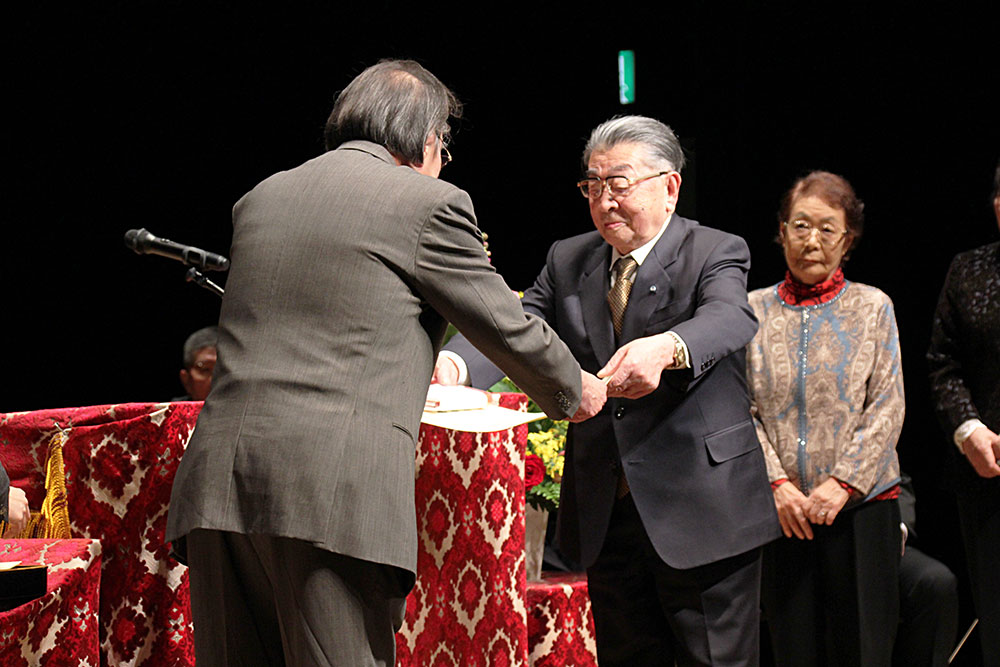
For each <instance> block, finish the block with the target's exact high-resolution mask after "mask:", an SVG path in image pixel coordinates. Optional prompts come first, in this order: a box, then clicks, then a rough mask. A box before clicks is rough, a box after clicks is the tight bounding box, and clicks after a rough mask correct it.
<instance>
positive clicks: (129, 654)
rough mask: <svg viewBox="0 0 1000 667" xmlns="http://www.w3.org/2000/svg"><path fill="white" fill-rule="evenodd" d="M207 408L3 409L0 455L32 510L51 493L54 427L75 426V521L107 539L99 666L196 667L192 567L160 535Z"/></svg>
mask: <svg viewBox="0 0 1000 667" xmlns="http://www.w3.org/2000/svg"><path fill="white" fill-rule="evenodd" d="M200 409H201V403H161V404H138V403H131V404H125V405H105V406H95V407H88V408H71V409H62V410H40V411H37V412H26V413H11V414H3V415H0V461H3V464H4V467H6V469H7V473H8V475H9V476H10V478H11V483H12V484H14V485H15V486H19V487H21V488H23V489H24V490H25V493H26V494H27V496H28V503H29V505H30V506H31V507H34V508H37V507H39V506H40V505H41V503H42V499H43V498H44V497H45V487H44V484H45V468H44V464H45V456H46V451H47V446H48V442H49V439H50V438H51V437H52V436H53V434H54V433H55V432H56V427H57V425H58V426H59V427H60V428H63V429H67V428H68V429H71V430H70V431H69V434H68V435H69V437H68V439H67V440H66V442H65V443H64V444H63V465H64V467H65V472H66V495H67V501H68V505H69V515H70V528H71V531H72V534H73V536H74V537H87V538H91V539H96V540H100V542H101V546H102V552H103V553H102V565H101V588H100V642H101V643H100V650H101V656H100V658H101V664H104V665H115V666H118V665H139V664H142V665H171V666H173V665H191V664H194V640H193V634H192V632H193V626H192V623H191V614H190V599H189V596H188V581H187V568H185V567H184V566H182V565H180V564H179V563H177V562H176V561H174V560H172V559H170V558H168V556H167V550H166V547H165V546H164V545H163V534H164V528H165V527H166V520H167V506H168V503H169V500H170V487H171V485H172V484H173V479H174V473H175V472H176V471H177V464H178V463H179V462H180V459H181V454H182V453H183V451H184V447H185V445H186V444H187V441H188V439H189V438H190V437H191V431H192V430H193V429H194V423H195V420H196V419H197V415H198V412H199V410H200ZM95 603H96V601H95ZM50 664H62V663H50ZM91 664H93V665H96V664H97V663H96V662H94V663H91Z"/></svg>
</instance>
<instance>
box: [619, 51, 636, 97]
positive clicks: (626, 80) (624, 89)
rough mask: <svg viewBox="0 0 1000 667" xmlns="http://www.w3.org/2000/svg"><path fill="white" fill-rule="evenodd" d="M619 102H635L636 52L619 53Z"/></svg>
mask: <svg viewBox="0 0 1000 667" xmlns="http://www.w3.org/2000/svg"><path fill="white" fill-rule="evenodd" d="M618 101H619V102H621V103H622V104H632V103H633V102H635V52H634V51H619V52H618Z"/></svg>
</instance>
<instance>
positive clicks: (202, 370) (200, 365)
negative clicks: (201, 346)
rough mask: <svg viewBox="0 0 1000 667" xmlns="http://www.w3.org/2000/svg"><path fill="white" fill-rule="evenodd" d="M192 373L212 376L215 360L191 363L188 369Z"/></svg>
mask: <svg viewBox="0 0 1000 667" xmlns="http://www.w3.org/2000/svg"><path fill="white" fill-rule="evenodd" d="M188 370H189V372H190V373H191V374H192V375H200V376H201V377H206V378H207V377H212V372H213V371H214V370H215V361H196V362H194V363H193V364H191V368H190V369H188Z"/></svg>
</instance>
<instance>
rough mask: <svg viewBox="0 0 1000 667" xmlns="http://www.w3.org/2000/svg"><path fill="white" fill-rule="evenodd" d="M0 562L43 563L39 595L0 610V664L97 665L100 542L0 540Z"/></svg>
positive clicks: (18, 666) (15, 666)
mask: <svg viewBox="0 0 1000 667" xmlns="http://www.w3.org/2000/svg"><path fill="white" fill-rule="evenodd" d="M0 561H4V562H9V561H21V564H22V565H29V564H31V565H47V566H48V585H47V587H46V591H47V592H46V594H45V595H44V596H42V597H40V598H38V599H37V600H32V601H31V602H27V603H25V604H22V605H21V606H19V607H14V608H13V609H11V610H9V611H4V612H0V665H3V666H4V667H21V666H22V665H23V666H24V667H35V666H36V665H60V666H66V667H70V666H73V667H75V666H77V665H80V666H84V665H97V664H98V663H99V661H100V658H99V650H98V643H99V640H98V631H97V630H98V628H97V626H98V622H97V609H98V588H99V586H100V582H101V545H100V543H98V542H97V541H96V540H0Z"/></svg>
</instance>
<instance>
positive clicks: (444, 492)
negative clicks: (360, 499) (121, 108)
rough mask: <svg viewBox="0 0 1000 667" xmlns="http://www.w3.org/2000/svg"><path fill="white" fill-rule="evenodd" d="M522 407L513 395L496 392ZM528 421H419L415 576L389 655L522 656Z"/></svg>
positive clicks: (500, 660)
mask: <svg viewBox="0 0 1000 667" xmlns="http://www.w3.org/2000/svg"><path fill="white" fill-rule="evenodd" d="M501 404H502V405H503V406H504V407H508V408H514V409H524V407H525V406H526V397H525V396H523V395H521V394H504V395H502V396H501ZM527 432H528V429H527V426H518V427H515V428H513V429H508V430H505V431H497V432H494V433H466V432H461V431H450V430H447V429H443V428H438V427H435V426H428V425H427V424H423V425H422V426H421V428H420V439H419V442H418V445H417V482H416V484H417V492H416V497H417V532H418V535H419V544H418V551H417V583H416V587H415V588H414V590H413V592H412V593H410V596H409V598H408V599H407V604H406V620H405V622H404V624H403V629H402V630H401V631H400V633H399V635H397V638H396V646H397V654H398V657H397V661H396V662H397V664H398V665H415V666H420V667H425V666H428V667H430V666H434V667H437V666H442V667H443V666H451V665H455V666H459V665H460V666H461V667H473V666H478V665H481V666H484V667H487V666H489V667H506V666H508V665H510V666H514V665H525V664H527V657H528V633H527V618H526V610H525V598H524V592H525V570H524V450H525V444H526V442H527Z"/></svg>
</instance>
